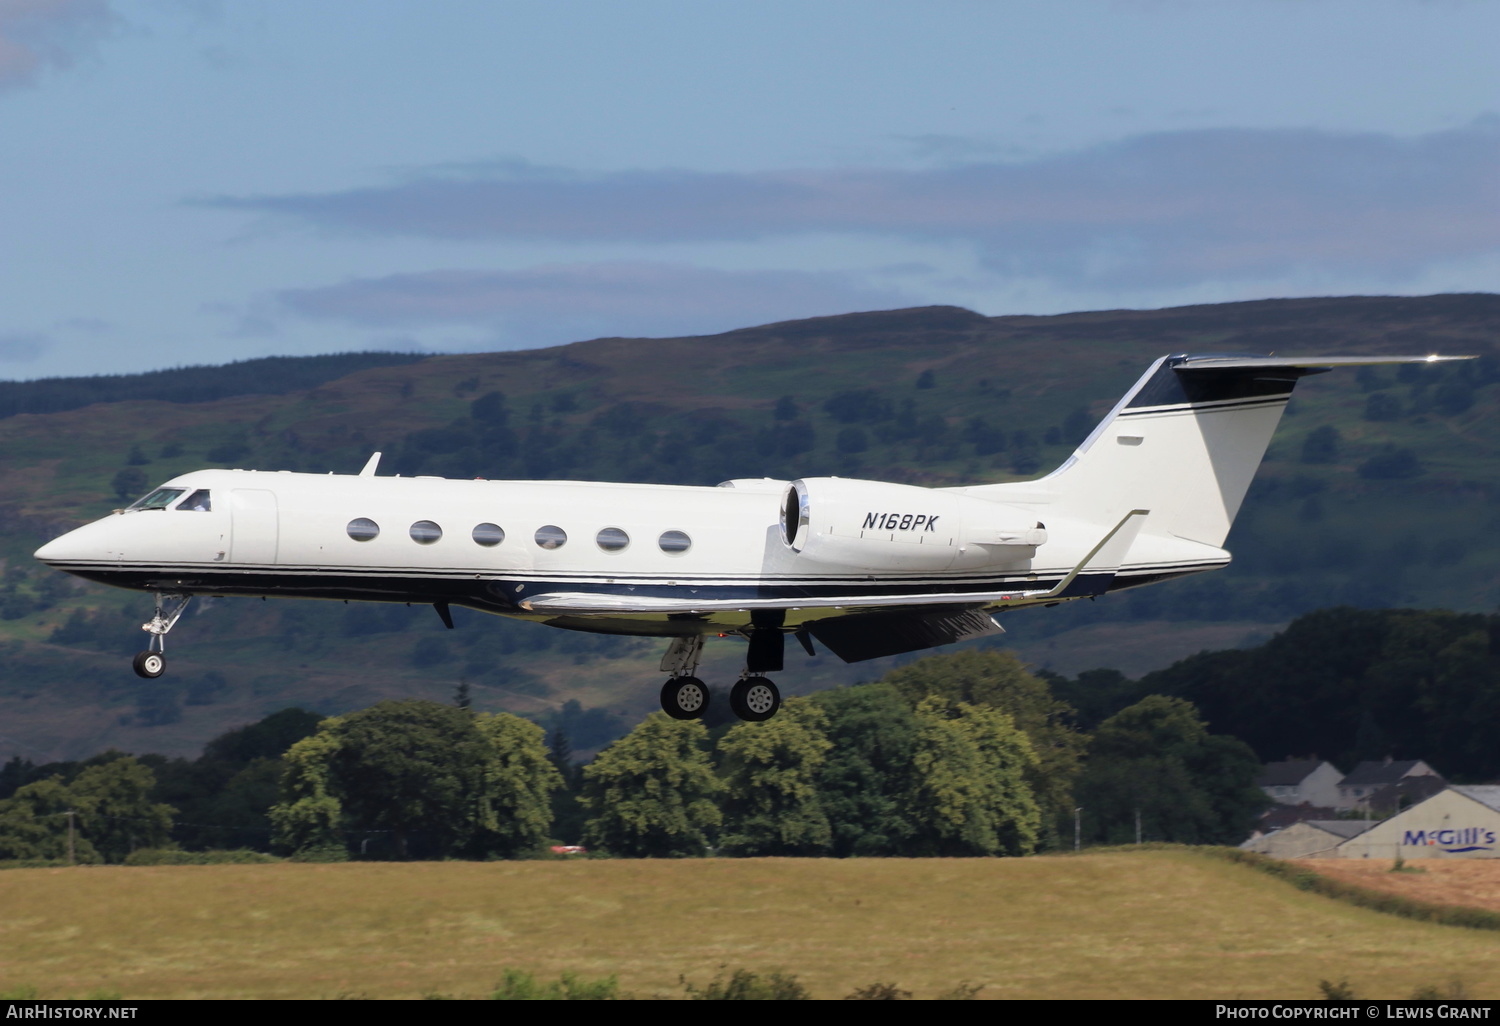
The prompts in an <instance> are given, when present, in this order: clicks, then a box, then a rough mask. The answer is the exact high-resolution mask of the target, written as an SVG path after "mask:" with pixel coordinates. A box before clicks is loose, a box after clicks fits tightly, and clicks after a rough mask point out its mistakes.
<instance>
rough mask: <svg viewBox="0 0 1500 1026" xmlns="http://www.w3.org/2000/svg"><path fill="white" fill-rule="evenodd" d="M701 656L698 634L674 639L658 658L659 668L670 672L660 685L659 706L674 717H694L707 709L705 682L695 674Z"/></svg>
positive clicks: (701, 640) (692, 718) (700, 636)
mask: <svg viewBox="0 0 1500 1026" xmlns="http://www.w3.org/2000/svg"><path fill="white" fill-rule="evenodd" d="M701 658H703V635H701V634H690V635H688V636H687V637H685V638H673V639H672V644H671V645H669V646H668V647H667V654H666V655H664V656H662V657H661V668H662V671H663V672H665V673H670V674H671V675H672V676H671V678H670V679H669V680H668V681H667V682H666V683H665V684H663V685H662V686H661V707H662V711H663V712H665V713H666V714H667V715H668V716H670V717H672V719H674V720H696V719H698V718H700V717H701V716H702V715H703V714H704V712H705V711H707V709H708V701H709V698H710V695H709V692H708V685H707V684H704V683H703V682H702V681H701V680H699V679H698V678H697V677H696V676H694V675H695V674H696V673H697V672H698V660H699V659H701Z"/></svg>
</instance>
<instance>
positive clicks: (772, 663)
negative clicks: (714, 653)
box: [661, 628, 784, 723]
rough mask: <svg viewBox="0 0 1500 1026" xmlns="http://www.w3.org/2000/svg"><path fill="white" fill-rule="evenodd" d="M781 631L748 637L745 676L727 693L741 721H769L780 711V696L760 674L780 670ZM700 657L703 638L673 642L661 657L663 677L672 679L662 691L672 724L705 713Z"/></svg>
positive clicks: (763, 631) (705, 688) (705, 690)
mask: <svg viewBox="0 0 1500 1026" xmlns="http://www.w3.org/2000/svg"><path fill="white" fill-rule="evenodd" d="M783 637H784V636H783V635H782V633H781V631H779V630H777V629H774V628H763V629H759V630H756V631H754V632H752V633H751V634H750V658H749V659H747V660H746V667H745V672H744V675H743V676H741V678H740V680H739V683H737V684H735V686H734V687H733V688H731V689H730V690H729V708H730V709H731V710H733V712H734V714H735V715H736V716H738V717H739V718H740V719H742V720H749V721H750V722H751V723H759V722H761V721H763V720H769V719H770V718H771V717H772V716H775V715H776V711H777V710H778V709H780V708H781V692H780V691H779V690H777V688H776V685H775V684H773V683H771V681H769V680H768V679H766V678H765V677H762V676H760V674H761V673H762V672H764V671H766V670H779V669H781V643H782V641H783ZM702 656H703V636H702V635H699V634H693V635H689V636H688V637H683V638H673V639H672V644H671V645H670V646H669V647H668V648H667V654H666V655H664V656H663V657H662V660H661V668H662V672H663V673H670V674H671V675H672V676H671V677H670V678H668V680H667V682H666V683H665V684H663V685H662V688H661V707H662V709H663V711H665V712H666V714H667V715H668V716H670V717H672V718H673V719H674V720H696V719H699V718H701V717H702V716H703V714H704V712H705V711H707V709H708V703H709V699H710V698H711V697H712V696H711V695H710V693H709V690H708V686H707V685H706V684H704V683H703V682H702V681H701V680H699V679H698V677H697V676H696V674H697V672H698V661H699V660H700V659H701V658H702Z"/></svg>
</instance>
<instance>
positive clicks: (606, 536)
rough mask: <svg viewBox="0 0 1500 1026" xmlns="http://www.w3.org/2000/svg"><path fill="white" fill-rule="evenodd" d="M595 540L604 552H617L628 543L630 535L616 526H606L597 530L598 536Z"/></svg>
mask: <svg viewBox="0 0 1500 1026" xmlns="http://www.w3.org/2000/svg"><path fill="white" fill-rule="evenodd" d="M595 541H597V542H598V543H599V547H600V548H601V549H603V550H604V551H605V552H619V551H620V550H621V549H623V548H625V546H627V545H629V544H630V535H628V534H626V533H625V532H624V531H622V530H620V529H619V528H618V527H606V528H605V529H604V530H602V531H600V532H599V537H598V538H596V539H595Z"/></svg>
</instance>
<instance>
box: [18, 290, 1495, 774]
mask: <svg viewBox="0 0 1500 1026" xmlns="http://www.w3.org/2000/svg"><path fill="white" fill-rule="evenodd" d="M1496 337H1500V296H1494V295H1452V296H1430V297H1422V298H1380V297H1356V298H1335V299H1303V300H1266V301H1260V302H1253V303H1232V304H1221V305H1214V306H1199V307H1183V308H1178V309H1172V310H1160V311H1103V312H1094V313H1080V314H1069V315H1064V316H1057V317H998V318H986V317H982V316H980V315H978V314H975V313H972V312H970V311H966V310H961V309H957V308H951V307H932V308H921V309H914V310H898V311H888V312H880V313H863V314H849V315H844V316H840V317H825V318H816V319H812V320H805V321H794V322H787V323H783V324H772V325H766V326H762V327H758V328H747V329H743V330H739V331H733V332H728V333H725V334H722V335H715V336H709V337H696V338H677V339H598V340H594V341H590V342H580V343H575V344H573V345H568V346H560V347H556V348H552V349H544V350H535V351H527V352H514V353H487V354H472V355H456V356H435V357H426V358H412V357H401V356H390V355H388V354H373V355H367V358H366V359H365V362H364V363H362V364H359V363H356V364H352V365H353V366H358V367H359V369H357V370H354V371H353V372H352V373H344V374H342V375H341V376H337V377H330V376H329V375H330V374H334V373H338V372H340V371H342V370H343V369H345V368H344V366H343V365H340V364H338V363H337V362H336V359H335V360H334V362H329V361H330V359H333V358H311V359H313V360H314V361H319V360H321V361H323V362H322V363H308V364H306V365H305V366H304V365H302V364H299V363H298V362H297V361H296V360H292V359H284V360H274V361H249V362H247V363H244V364H238V365H234V366H233V367H232V368H229V369H228V371H230V373H224V374H215V373H209V372H210V371H213V370H214V369H212V368H210V369H187V370H183V371H173V372H162V374H161V375H160V376H157V375H142V376H138V377H139V378H140V379H141V380H136V379H135V378H129V379H67V388H66V389H64V388H62V386H61V385H59V384H58V383H57V382H51V383H49V382H45V381H42V382H27V383H7V384H5V385H4V386H3V389H0V392H3V396H0V398H3V399H4V401H5V403H6V405H5V406H4V408H3V409H0V559H3V560H4V562H5V570H4V576H3V585H0V589H3V590H0V653H3V654H4V657H5V660H6V672H5V674H4V676H3V680H0V757H3V756H4V755H7V754H10V753H17V754H21V755H24V756H26V757H28V758H31V759H33V760H35V761H46V760H50V759H55V758H63V757H77V756H83V755H87V754H91V753H92V752H94V751H97V750H99V749H100V748H102V747H106V746H108V745H116V746H119V747H122V748H125V749H129V750H135V751H159V752H165V753H168V754H192V753H194V752H196V750H197V748H198V747H199V746H201V744H202V743H203V741H205V740H207V739H208V738H210V737H212V736H214V735H216V734H218V733H220V732H222V731H223V730H224V729H225V728H226V727H229V726H233V725H235V724H238V723H244V722H249V721H252V720H255V719H258V718H259V717H260V716H262V715H264V714H265V713H267V712H269V711H272V710H274V709H277V708H281V707H285V706H287V705H294V704H301V705H305V706H308V707H311V708H316V709H318V710H320V711H324V712H330V713H331V712H338V711H343V710H347V709H352V708H357V707H360V706H363V705H367V704H369V703H370V702H372V701H375V700H377V699H379V698H382V697H397V696H420V697H431V698H438V699H447V698H448V697H449V696H450V695H451V694H452V692H453V689H454V688H455V686H456V685H457V684H458V682H459V681H460V680H464V681H466V682H468V683H469V684H470V685H471V687H472V688H473V692H474V698H475V703H476V705H478V706H479V707H481V708H490V709H498V708H507V709H510V710H512V711H517V712H521V713H525V714H530V715H536V716H539V717H545V716H547V715H550V714H553V713H555V712H556V710H558V709H559V708H560V707H561V706H562V704H563V703H564V702H566V701H569V700H576V701H578V702H579V703H581V705H582V706H584V707H586V708H596V709H601V710H603V712H602V713H600V714H599V715H598V716H597V717H596V718H595V729H596V731H602V732H604V733H607V732H608V729H607V728H608V727H609V725H610V724H615V725H616V726H617V727H619V728H622V727H623V726H624V724H626V723H627V722H628V721H630V720H632V719H633V718H634V717H636V716H638V715H640V714H641V713H643V712H644V711H646V710H647V709H649V708H650V707H651V706H652V705H653V704H654V701H655V684H656V683H657V682H658V677H659V674H658V673H657V671H656V662H657V659H658V652H657V649H658V647H659V646H657V645H655V644H652V643H648V642H643V641H634V640H628V639H612V638H598V637H591V636H583V635H573V634H567V633H564V632H560V631H554V630H550V629H548V628H544V627H536V626H532V625H526V624H514V623H508V622H504V621H500V620H497V619H495V618H486V617H481V616H478V615H477V614H476V615H469V616H461V617H460V629H459V630H458V631H455V632H453V633H452V634H448V633H447V632H444V631H442V629H441V627H440V625H439V624H438V622H437V618H436V617H435V616H433V614H432V611H431V610H429V609H425V608H424V609H411V610H407V609H405V608H403V607H395V608H393V609H382V608H361V607H348V608H346V607H343V606H342V605H332V604H320V603H265V604H262V603H259V602H251V601H243V600H219V601H214V602H205V603H202V604H201V605H200V606H199V607H198V610H197V612H195V613H194V614H193V615H192V616H191V617H189V618H188V619H186V620H185V621H184V622H183V623H182V625H181V626H179V628H178V629H177V631H176V632H174V634H173V636H172V642H173V645H172V652H173V668H172V671H171V673H169V675H168V676H167V677H164V678H162V679H161V680H160V681H158V682H155V683H143V682H141V681H139V680H138V679H137V678H135V677H134V676H133V675H132V674H131V672H130V670H129V667H128V664H127V658H126V657H128V654H129V653H130V652H132V651H134V650H135V649H137V648H138V647H140V642H141V638H142V635H141V634H140V632H139V631H138V629H137V628H138V625H139V624H140V623H141V622H142V621H143V620H144V619H145V618H146V617H147V616H148V615H149V611H150V610H149V603H148V600H147V599H146V597H145V596H141V595H132V594H127V593H123V592H114V591H112V590H110V589H103V588H94V587H85V586H83V585H79V584H75V583H72V582H70V581H68V580H67V579H66V578H64V577H63V576H62V575H59V574H56V573H54V572H51V571H47V570H45V568H42V567H40V566H38V565H36V564H35V563H34V562H33V561H32V560H31V559H30V552H31V551H32V550H33V549H34V548H35V547H36V546H37V545H38V544H39V543H41V542H42V541H44V540H46V539H47V538H49V537H52V536H54V535H56V534H58V533H60V532H61V531H63V530H65V529H67V528H69V527H71V526H74V525H76V524H78V523H80V522H83V521H86V520H89V519H92V518H94V517H97V516H100V515H102V514H104V513H105V512H107V511H108V510H109V509H110V508H112V507H114V506H116V505H118V504H119V503H120V502H121V501H122V496H129V495H131V494H133V493H138V492H140V491H144V490H145V488H147V487H149V486H150V485H151V484H154V483H155V482H157V481H159V480H162V479H165V478H167V477H170V476H172V475H174V474H177V473H181V472H183V471H186V470H190V469H195V468H199V467H203V466H236V467H256V468H260V469H265V470H300V471H318V472H322V471H328V470H337V471H340V472H352V471H354V470H357V469H358V468H359V466H361V465H362V464H363V462H364V461H365V459H366V458H367V457H368V455H369V453H370V452H371V451H372V450H376V449H380V450H382V451H384V452H386V453H387V454H388V456H387V462H386V463H385V464H384V465H383V470H384V471H386V472H400V473H405V474H414V473H423V474H441V475H446V476H462V477H472V476H482V477H489V478H509V477H543V478H563V477H573V478H585V479H598V480H644V481H662V482H679V483H693V484H714V483H716V482H718V481H720V480H723V479H725V478H729V477H758V476H772V477H779V478H789V477H799V476H812V475H820V474H840V475H845V476H862V477H871V478H880V479H888V480H896V481H907V482H912V483H918V484H931V485H941V484H957V483H965V482H981V481H1000V480H1015V479H1022V478H1026V477H1030V476H1034V475H1035V474H1037V473H1042V472H1045V471H1046V470H1048V469H1050V468H1051V467H1052V466H1055V465H1056V464H1057V463H1058V462H1060V461H1061V460H1062V459H1063V458H1065V457H1066V455H1067V453H1068V452H1069V451H1070V450H1071V447H1072V445H1073V444H1075V443H1076V441H1077V440H1078V439H1079V438H1080V437H1081V436H1082V435H1083V434H1084V433H1086V432H1087V431H1088V430H1089V428H1090V427H1091V426H1092V425H1093V423H1094V422H1095V421H1096V420H1097V419H1098V417H1099V416H1100V415H1102V413H1103V412H1104V411H1106V410H1107V409H1108V408H1109V406H1110V405H1111V404H1112V403H1113V402H1114V400H1115V399H1117V398H1118V397H1119V395H1120V394H1121V393H1122V392H1123V390H1124V389H1125V388H1127V387H1128V386H1129V385H1130V383H1131V382H1132V381H1133V380H1134V379H1135V378H1136V377H1137V376H1138V375H1139V374H1140V373H1141V371H1142V370H1143V369H1144V368H1145V366H1146V365H1147V363H1148V362H1149V361H1150V360H1152V359H1154V358H1155V357H1157V356H1159V355H1161V354H1163V353H1166V352H1179V351H1187V350H1193V351H1255V352H1266V351H1276V352H1293V351H1295V352H1298V353H1318V354H1330V355H1345V354H1356V353H1381V354H1401V353H1414V352H1415V353H1425V352H1429V351H1442V352H1446V353H1477V354H1481V355H1483V357H1484V358H1483V359H1481V360H1477V361H1471V362H1469V363H1466V364H1462V365H1457V366H1452V367H1446V368H1410V369H1403V370H1402V372H1401V373H1400V374H1397V373H1395V372H1393V371H1390V370H1381V371H1377V372H1368V371H1367V372H1361V373H1360V374H1355V373H1338V374H1329V375H1324V376H1319V377H1316V378H1313V379H1310V380H1309V381H1307V382H1306V383H1304V384H1303V385H1302V386H1301V387H1300V388H1299V390H1298V395H1297V398H1296V399H1294V401H1293V403H1292V406H1291V408H1290V410H1289V415H1288V417H1287V418H1286V420H1285V421H1284V422H1283V426H1282V428H1281V430H1280V431H1279V433H1278V435H1277V439H1276V441H1275V442H1274V443H1273V446H1272V449H1271V452H1270V454H1269V456H1268V460H1267V462H1266V464H1265V465H1264V467H1263V468H1262V472H1261V474H1260V476H1259V478H1258V479H1257V483H1256V485H1255V488H1254V490H1253V493H1252V496H1251V499H1250V501H1249V502H1248V503H1247V507H1246V510H1245V513H1244V514H1243V515H1242V517H1241V521H1240V522H1239V523H1238V524H1237V525H1236V528H1235V532H1234V534H1233V535H1232V536H1231V538H1230V542H1229V547H1230V548H1231V549H1232V550H1233V551H1234V552H1235V554H1236V562H1235V565H1234V566H1233V567H1232V568H1230V569H1229V570H1227V571H1224V572H1222V573H1218V574H1213V575H1206V576H1204V577H1201V578H1195V579H1193V580H1189V581H1185V582H1178V583H1174V584H1169V585H1165V586H1162V587H1157V588H1148V589H1141V590H1139V591H1136V592H1132V593H1130V594H1128V595H1121V596H1116V597H1113V598H1109V599H1105V600H1103V601H1100V602H1098V603H1088V604H1082V606H1081V607H1080V606H1079V605H1074V606H1068V607H1063V608H1059V609H1054V610H1048V611H1045V612H1042V611H1036V612H1027V613H1021V614H1017V615H1016V616H1014V617H1012V618H1011V619H1010V620H1009V621H1007V623H1006V627H1007V629H1008V630H1009V631H1010V632H1011V633H1010V634H1009V635H1008V636H1007V639H1006V641H1007V643H1008V644H1011V645H1014V646H1015V647H1016V648H1017V649H1018V650H1019V651H1020V652H1021V653H1022V654H1023V656H1026V657H1028V658H1030V659H1032V660H1034V661H1036V662H1038V663H1041V664H1049V663H1050V664H1051V665H1053V666H1054V668H1057V669H1060V670H1062V671H1064V672H1070V673H1072V672H1077V671H1078V670H1080V669H1085V668H1087V667H1086V666H1083V665H1079V664H1078V663H1077V660H1078V659H1082V658H1087V659H1089V660H1090V661H1091V662H1093V661H1095V659H1096V660H1097V664H1101V665H1111V664H1114V663H1121V664H1122V665H1123V664H1124V663H1125V662H1128V663H1129V665H1126V666H1125V668H1126V669H1128V670H1129V671H1130V672H1132V673H1140V672H1144V671H1145V670H1149V669H1154V668H1157V667H1160V666H1163V665H1166V664H1167V663H1169V662H1171V661H1172V660H1173V659H1175V658H1178V657H1181V656H1183V655H1187V654H1190V653H1191V652H1194V651H1197V650H1198V649H1200V648H1207V647H1220V646H1222V645H1224V644H1234V643H1236V642H1237V641H1243V640H1244V639H1246V638H1250V637H1255V636H1260V637H1263V636H1264V635H1265V633H1267V632H1268V631H1270V630H1272V629H1274V628H1275V627H1276V626H1277V625H1279V624H1282V623H1285V622H1286V621H1287V620H1289V619H1291V618H1292V617H1293V616H1294V615H1296V614H1298V613H1301V612H1304V611H1307V610H1310V609H1313V608H1317V607H1320V606H1325V605H1331V604H1338V603H1343V604H1355V605H1363V606H1398V605H1416V606H1427V607H1438V606H1443V607H1450V608H1455V609H1460V610H1472V611H1478V610H1489V609H1492V608H1494V606H1495V605H1496V603H1497V601H1500V580H1497V574H1496V568H1497V567H1500V543H1497V542H1496V540H1495V539H1496V535H1497V533H1496V530H1495V528H1496V527H1497V526H1500V523H1497V519H1500V518H1497V514H1496V513H1495V512H1494V510H1495V508H1496V506H1495V503H1494V496H1495V494H1496V489H1497V485H1500V461H1497V459H1496V455H1497V452H1500V430H1497V423H1500V421H1497V418H1496V416H1495V414H1496V407H1497V405H1500V388H1497V387H1496V383H1497V381H1500V353H1497V350H1496V348H1495V345H1494V341H1493V340H1494V339H1495V338H1496ZM338 359H344V358H338ZM348 359H351V360H352V359H354V358H348ZM190 372H191V373H190ZM200 372H202V373H200ZM173 375H178V377H175V378H174V377H173ZM183 375H187V376H186V377H183ZM193 375H197V376H196V377H194V376H193ZM90 381H92V382H94V384H88V382H90ZM80 382H82V384H81V383H80ZM109 382H113V383H112V384H109ZM194 389H200V390H206V391H200V392H195V391H194ZM28 390H33V391H32V392H30V393H29V392H28ZM49 390H50V391H49ZM60 395H61V396H65V397H66V396H72V397H73V398H72V399H68V400H67V401H68V402H73V401H74V400H75V399H76V398H77V397H78V396H84V397H85V398H87V397H89V396H97V397H98V398H99V399H100V400H101V401H98V402H94V403H92V404H91V405H87V406H81V407H77V408H72V409H67V408H62V406H60V405H58V404H59V403H62V402H63V400H61V399H57V398H56V397H57V396H60ZM195 395H206V396H209V397H208V398H203V399H201V401H191V400H192V399H193V397H194V396H195ZM49 396H51V397H52V398H48V397H49ZM49 402H50V403H53V405H52V406H48V405H47V403H49ZM63 405H66V404H65V403H64V404H63ZM47 409H50V410H52V412H29V413H27V412H22V413H14V414H12V415H9V416H5V415H4V414H6V413H9V412H10V411H12V410H47ZM1372 418H1373V419H1372ZM1329 428H1332V429H1334V430H1336V431H1337V435H1336V436H1330V433H1329V431H1328V429H1329ZM1314 436H1316V437H1314ZM1310 439H1312V441H1310ZM1406 453H1409V454H1410V455H1403V454H1406ZM1308 459H1311V460H1314V461H1316V462H1306V460H1308ZM1127 626H1128V631H1122V630H1121V628H1122V627H1127ZM1127 635H1128V636H1127ZM709 651H710V656H709V660H708V661H707V663H706V665H705V673H704V676H705V678H706V679H710V681H711V682H713V681H716V680H717V681H722V680H726V679H728V678H731V677H733V676H734V674H735V673H736V672H737V669H738V666H739V663H740V660H741V659H742V657H743V653H742V649H741V648H740V647H739V646H738V644H737V643H735V642H732V641H726V642H721V643H718V644H714V645H710V646H709ZM801 659H802V657H801V656H800V655H798V656H796V658H795V659H794V660H793V661H792V662H791V663H790V664H789V666H788V670H787V672H786V673H785V674H783V675H782V676H781V678H780V681H781V683H782V684H783V686H784V688H785V690H786V691H787V692H788V693H798V692H800V691H805V690H809V689H814V688H818V687H826V686H829V685H832V684H837V683H840V682H846V681H850V680H854V679H866V678H869V677H873V676H876V675H878V674H879V673H880V672H881V671H882V670H883V668H884V666H883V664H880V665H871V664H864V665H860V666H856V667H852V668H851V667H846V666H844V665H842V664H840V663H838V661H837V660H836V659H833V658H832V657H821V658H819V659H816V660H812V661H809V662H808V663H805V664H804V663H802V662H801ZM576 747H579V748H580V749H585V750H586V749H587V748H588V747H591V745H588V744H583V745H576Z"/></svg>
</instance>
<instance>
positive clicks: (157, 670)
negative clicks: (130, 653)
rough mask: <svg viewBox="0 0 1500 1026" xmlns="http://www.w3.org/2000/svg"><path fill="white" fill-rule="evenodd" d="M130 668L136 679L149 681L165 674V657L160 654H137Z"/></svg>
mask: <svg viewBox="0 0 1500 1026" xmlns="http://www.w3.org/2000/svg"><path fill="white" fill-rule="evenodd" d="M130 668H131V669H132V670H134V671H135V675H136V676H137V677H145V678H146V679H148V680H150V679H152V678H155V677H160V676H161V675H162V674H164V673H166V672H167V657H166V656H164V655H162V654H161V653H160V652H137V653H136V654H135V659H133V660H132V661H131V663H130Z"/></svg>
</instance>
